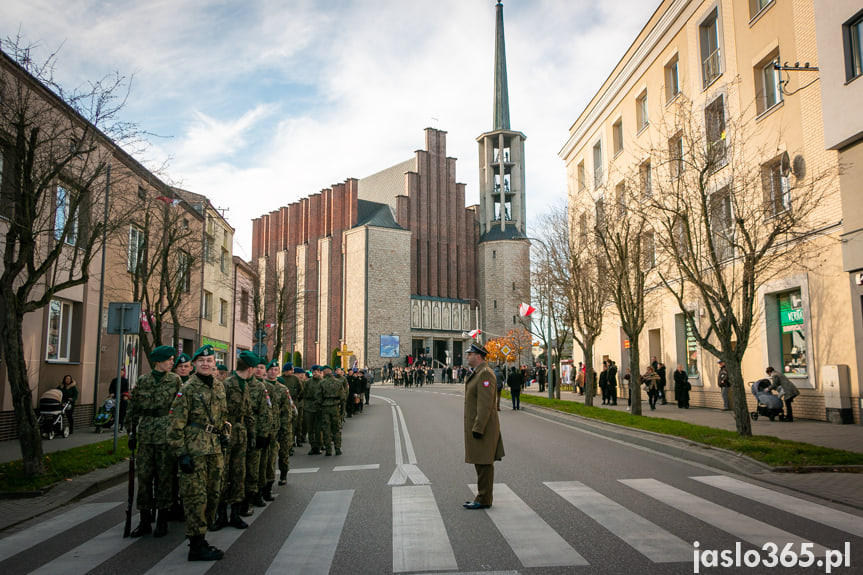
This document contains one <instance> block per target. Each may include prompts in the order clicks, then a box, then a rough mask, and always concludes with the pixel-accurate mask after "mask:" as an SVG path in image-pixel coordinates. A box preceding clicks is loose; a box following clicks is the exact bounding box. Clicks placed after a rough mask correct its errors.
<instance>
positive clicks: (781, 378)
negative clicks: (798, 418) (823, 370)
mask: <svg viewBox="0 0 863 575" xmlns="http://www.w3.org/2000/svg"><path fill="white" fill-rule="evenodd" d="M765 371H766V372H767V377H769V378H770V380H771V381H772V383H771V384H770V387H768V388H767V391H773V390H774V389H779V388H780V387H781V388H782V394H781V395H782V399H783V400H784V401H785V419H784V420H783V421H794V412H793V411H792V410H791V404H792V403H793V402H794V398H795V397H797V396H798V395H800V390H799V389H797V386H796V385H794V384H793V383H791V380H790V379H788V378H787V377H786V376H785V374H784V373H779V372H778V371H776V370H775V369H773V368H772V367H768V368H767V369H766V370H765Z"/></svg>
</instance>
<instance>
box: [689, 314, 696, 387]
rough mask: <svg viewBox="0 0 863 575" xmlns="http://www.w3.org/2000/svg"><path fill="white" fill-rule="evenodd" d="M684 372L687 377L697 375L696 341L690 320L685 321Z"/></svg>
mask: <svg viewBox="0 0 863 575" xmlns="http://www.w3.org/2000/svg"><path fill="white" fill-rule="evenodd" d="M686 373H687V374H688V375H689V377H698V341H697V340H696V339H695V335H694V334H693V329H692V321H691V320H689V321H687V322H686Z"/></svg>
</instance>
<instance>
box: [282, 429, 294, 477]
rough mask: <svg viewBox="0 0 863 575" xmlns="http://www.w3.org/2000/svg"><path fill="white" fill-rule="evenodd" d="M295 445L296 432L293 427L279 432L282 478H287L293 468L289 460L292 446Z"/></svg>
mask: <svg viewBox="0 0 863 575" xmlns="http://www.w3.org/2000/svg"><path fill="white" fill-rule="evenodd" d="M293 446H294V434H293V433H292V431H291V429H290V428H288V429H285V430H282V431H280V432H279V472H280V473H281V479H285V475H287V473H288V470H289V469H290V468H291V462H290V460H289V457H290V450H291V447H293Z"/></svg>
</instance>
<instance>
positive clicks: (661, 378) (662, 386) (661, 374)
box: [656, 362, 668, 405]
mask: <svg viewBox="0 0 863 575" xmlns="http://www.w3.org/2000/svg"><path fill="white" fill-rule="evenodd" d="M656 375H658V376H659V382H658V385H659V397H660V398H662V405H666V404H667V403H668V401H667V400H666V397H665V382H666V379H665V377H666V375H667V372H666V369H665V364H664V363H662V362H659V366H658V367H657V368H656Z"/></svg>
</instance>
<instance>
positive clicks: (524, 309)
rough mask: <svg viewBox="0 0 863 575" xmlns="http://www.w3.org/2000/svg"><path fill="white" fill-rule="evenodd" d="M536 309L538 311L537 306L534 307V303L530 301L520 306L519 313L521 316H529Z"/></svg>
mask: <svg viewBox="0 0 863 575" xmlns="http://www.w3.org/2000/svg"><path fill="white" fill-rule="evenodd" d="M535 311H536V308H535V307H533V306H532V305H530V304H529V303H522V304H521V305H520V306H518V314H519V315H520V316H521V317H527V316H529V315H530V314H532V313H533V312H535Z"/></svg>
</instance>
